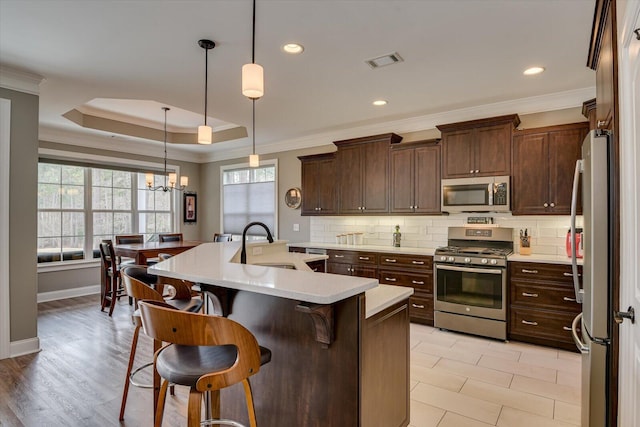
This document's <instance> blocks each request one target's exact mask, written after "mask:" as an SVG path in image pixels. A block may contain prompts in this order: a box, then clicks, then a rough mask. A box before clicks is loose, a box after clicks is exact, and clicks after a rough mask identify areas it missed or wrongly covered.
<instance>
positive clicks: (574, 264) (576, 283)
mask: <svg viewBox="0 0 640 427" xmlns="http://www.w3.org/2000/svg"><path fill="white" fill-rule="evenodd" d="M581 172H582V160H578V161H576V169H575V171H574V173H573V190H572V192H571V237H570V239H571V242H570V243H571V271H572V272H573V290H574V292H575V294H576V302H578V303H579V304H582V298H583V296H584V289H580V279H579V277H578V259H577V256H576V215H577V207H578V183H579V182H580V173H581ZM578 348H580V347H579V346H578Z"/></svg>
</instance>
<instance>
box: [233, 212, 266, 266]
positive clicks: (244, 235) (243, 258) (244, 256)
mask: <svg viewBox="0 0 640 427" xmlns="http://www.w3.org/2000/svg"><path fill="white" fill-rule="evenodd" d="M254 225H259V226H260V227H262V228H264V229H265V230H267V240H269V243H273V237H272V236H271V231H269V227H267V226H266V225H264V223H262V222H250V223H249V224H247V226H246V227H245V228H244V230H243V231H242V252H240V264H246V263H247V246H246V245H247V240H246V239H247V230H249V229H250V228H251V227H253V226H254Z"/></svg>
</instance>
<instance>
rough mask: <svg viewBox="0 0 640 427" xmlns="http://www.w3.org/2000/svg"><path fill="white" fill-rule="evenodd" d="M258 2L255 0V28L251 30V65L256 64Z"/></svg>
mask: <svg viewBox="0 0 640 427" xmlns="http://www.w3.org/2000/svg"><path fill="white" fill-rule="evenodd" d="M255 58H256V0H253V28H252V30H251V63H252V64H255V63H256V60H255Z"/></svg>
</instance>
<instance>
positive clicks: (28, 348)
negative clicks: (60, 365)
mask: <svg viewBox="0 0 640 427" xmlns="http://www.w3.org/2000/svg"><path fill="white" fill-rule="evenodd" d="M39 351H40V338H38V337H35V338H28V339H26V340H20V341H13V342H11V344H10V353H11V355H10V356H9V357H18V356H24V355H25V354H31V353H37V352H39Z"/></svg>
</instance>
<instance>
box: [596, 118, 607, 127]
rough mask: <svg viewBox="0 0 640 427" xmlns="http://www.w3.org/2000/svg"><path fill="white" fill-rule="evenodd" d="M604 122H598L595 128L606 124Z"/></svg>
mask: <svg viewBox="0 0 640 427" xmlns="http://www.w3.org/2000/svg"><path fill="white" fill-rule="evenodd" d="M606 123H607V122H606V120H598V123H597V124H596V127H602V126H604V125H605V124H606Z"/></svg>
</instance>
